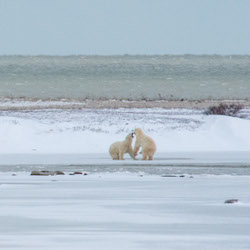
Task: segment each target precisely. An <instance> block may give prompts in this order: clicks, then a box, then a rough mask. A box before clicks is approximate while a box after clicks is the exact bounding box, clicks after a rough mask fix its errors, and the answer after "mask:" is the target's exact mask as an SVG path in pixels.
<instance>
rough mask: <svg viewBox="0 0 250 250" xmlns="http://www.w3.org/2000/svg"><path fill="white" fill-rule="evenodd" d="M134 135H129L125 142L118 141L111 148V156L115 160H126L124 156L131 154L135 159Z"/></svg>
mask: <svg viewBox="0 0 250 250" xmlns="http://www.w3.org/2000/svg"><path fill="white" fill-rule="evenodd" d="M133 137H134V134H133V133H131V134H128V135H127V137H126V139H125V140H124V141H117V142H114V143H113V144H111V146H110V148H109V154H110V156H111V157H112V159H113V160H124V154H126V153H129V155H130V156H131V157H132V158H133V159H135V157H134V151H133V147H132V141H133Z"/></svg>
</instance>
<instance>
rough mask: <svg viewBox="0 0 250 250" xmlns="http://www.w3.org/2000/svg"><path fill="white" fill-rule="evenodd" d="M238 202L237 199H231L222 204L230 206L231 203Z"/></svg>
mask: <svg viewBox="0 0 250 250" xmlns="http://www.w3.org/2000/svg"><path fill="white" fill-rule="evenodd" d="M238 201H239V200H238V199H231V200H226V201H225V202H224V203H227V204H232V203H237V202H238Z"/></svg>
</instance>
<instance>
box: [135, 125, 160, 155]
mask: <svg viewBox="0 0 250 250" xmlns="http://www.w3.org/2000/svg"><path fill="white" fill-rule="evenodd" d="M134 134H135V135H136V141H135V147H134V157H135V156H136V155H137V153H138V151H139V149H140V147H142V151H141V153H142V160H153V159H154V154H155V152H156V144H155V142H154V140H153V139H152V138H151V137H149V136H148V135H145V134H144V133H143V131H142V129H140V128H136V129H135V131H134Z"/></svg>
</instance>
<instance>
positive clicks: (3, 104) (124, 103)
mask: <svg viewBox="0 0 250 250" xmlns="http://www.w3.org/2000/svg"><path fill="white" fill-rule="evenodd" d="M221 103H223V104H228V105H230V104H239V105H241V106H243V107H244V108H249V107H250V101H249V100H175V101H173V100H156V101H148V100H140V101H129V100H115V99H113V100H91V99H87V100H82V101H81V100H68V99H58V100H49V99H48V100H38V99H28V98H27V99H26V98H18V99H12V98H6V99H4V98H1V99H0V111H22V110H24V111H25V110H27V111H28V110H46V109H119V108H138V109H141V108H148V109H151V108H162V109H205V108H208V107H210V106H218V105H219V104H221Z"/></svg>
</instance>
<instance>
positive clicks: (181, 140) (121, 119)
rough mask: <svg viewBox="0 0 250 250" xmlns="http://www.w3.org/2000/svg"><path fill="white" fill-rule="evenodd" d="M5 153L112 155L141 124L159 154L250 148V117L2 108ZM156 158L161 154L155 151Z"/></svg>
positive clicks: (1, 142)
mask: <svg viewBox="0 0 250 250" xmlns="http://www.w3.org/2000/svg"><path fill="white" fill-rule="evenodd" d="M1 114H2V115H1V116H0V138H1V140H0V152H1V153H2V154H10V153H15V154H31V153H32V154H86V153H107V152H108V148H109V146H110V145H111V144H112V143H113V142H114V141H117V140H123V139H124V138H125V137H126V135H127V134H128V133H130V132H131V131H132V130H133V129H135V128H136V127H141V128H143V130H144V131H145V132H146V133H147V134H149V135H150V136H151V137H152V138H154V140H155V141H156V144H157V152H158V153H163V152H197V151H203V152H210V151H217V152H223V151H249V150H250V133H249V129H250V120H247V119H241V118H236V117H227V116H206V115H203V114H202V112H201V111H197V110H196V111H195V110H178V109H177V110H164V109H150V110H147V109H117V110H105V109H103V110H72V111H69V110H45V111H44V110H38V111H36V110H33V111H30V112H29V111H26V112H25V111H23V112H22V111H16V112H14V111H13V112H1ZM156 157H157V155H156Z"/></svg>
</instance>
